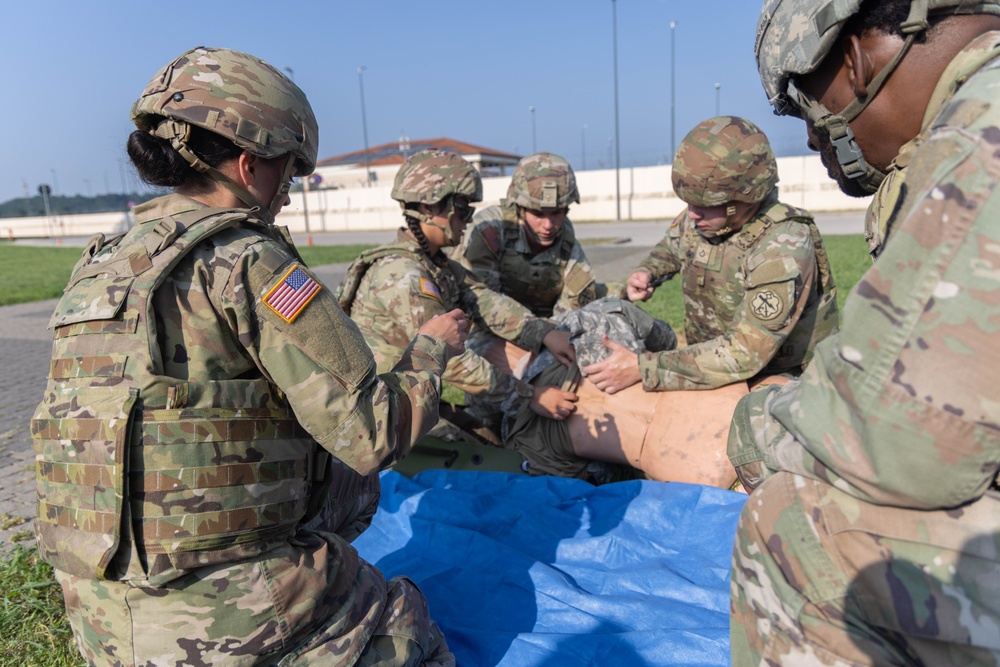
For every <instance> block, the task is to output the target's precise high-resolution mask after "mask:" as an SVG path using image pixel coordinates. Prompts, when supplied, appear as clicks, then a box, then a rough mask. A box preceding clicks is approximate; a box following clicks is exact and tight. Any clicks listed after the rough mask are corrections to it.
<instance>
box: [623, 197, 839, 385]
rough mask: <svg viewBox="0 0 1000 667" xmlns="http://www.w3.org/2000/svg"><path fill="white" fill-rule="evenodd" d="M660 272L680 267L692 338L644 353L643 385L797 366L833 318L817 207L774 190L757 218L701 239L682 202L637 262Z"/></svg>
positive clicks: (721, 380) (733, 377)
mask: <svg viewBox="0 0 1000 667" xmlns="http://www.w3.org/2000/svg"><path fill="white" fill-rule="evenodd" d="M639 270H645V271H648V272H649V274H650V275H651V276H652V277H653V279H654V280H656V279H661V278H671V277H673V276H674V275H676V274H678V273H680V274H681V280H682V281H683V285H682V289H683V293H684V311H685V322H684V335H685V340H686V345H685V346H683V347H679V348H677V349H676V350H671V351H669V352H661V353H658V354H654V353H650V352H645V353H643V354H641V355H639V369H640V371H641V372H642V385H643V388H645V389H646V391H665V390H671V389H712V388H715V387H721V386H724V385H727V384H731V383H733V382H737V381H739V380H748V379H751V378H754V377H756V376H767V375H776V374H780V373H796V374H797V373H800V372H801V371H802V368H803V367H804V366H805V364H806V362H808V360H809V357H810V356H811V355H812V350H813V347H814V346H815V344H816V342H817V341H818V340H821V339H822V338H823V337H825V336H827V335H829V334H830V333H831V332H832V331H834V330H835V329H836V326H837V303H836V291H835V288H834V285H833V275H832V274H831V273H830V269H829V263H828V261H827V259H826V252H825V250H824V249H823V245H822V241H821V239H820V236H819V233H818V231H816V227H815V224H814V223H813V220H812V217H811V216H810V215H809V214H808V213H806V212H805V211H802V210H800V209H795V208H792V207H790V206H787V205H785V204H782V203H780V202H779V201H778V197H777V191H776V190H775V191H773V192H772V193H771V194H770V195H769V196H768V197H767V199H766V200H765V201H764V202H763V204H762V205H761V208H760V211H759V212H758V214H757V215H756V217H754V219H753V220H751V221H750V222H748V223H747V224H745V225H744V226H743V228H742V229H740V230H739V231H737V232H736V233H734V234H732V235H730V236H728V237H724V238H722V239H721V240H715V239H705V238H703V237H702V236H701V235H699V234H698V231H697V230H696V229H695V227H694V224H693V223H692V221H691V220H690V219H689V218H688V217H687V215H686V211H685V212H682V213H681V214H680V215H679V216H678V217H677V218H676V219H675V220H674V222H673V224H671V226H670V229H669V230H668V231H667V235H666V236H665V237H664V239H663V240H662V241H660V243H659V244H657V246H656V247H655V248H653V251H652V252H651V253H650V255H649V257H648V258H646V260H644V261H643V263H642V264H641V265H640V266H639Z"/></svg>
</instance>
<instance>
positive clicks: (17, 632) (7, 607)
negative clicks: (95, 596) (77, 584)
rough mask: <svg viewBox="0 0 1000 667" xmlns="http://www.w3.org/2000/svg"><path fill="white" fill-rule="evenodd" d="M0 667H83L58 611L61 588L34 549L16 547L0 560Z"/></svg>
mask: <svg viewBox="0 0 1000 667" xmlns="http://www.w3.org/2000/svg"><path fill="white" fill-rule="evenodd" d="M0 581H3V582H4V583H3V598H2V600H3V602H2V604H0V629H2V630H0V665H32V666H38V667H65V666H76V665H82V664H84V662H83V660H82V658H81V657H80V653H79V652H78V651H77V648H76V643H75V642H74V640H73V633H72V631H71V630H70V627H69V621H68V620H67V618H66V614H65V612H64V611H63V596H62V589H61V588H60V587H59V584H57V583H56V582H55V579H54V577H53V573H52V568H51V567H49V566H48V565H47V564H45V563H44V562H42V561H41V560H40V559H39V558H38V552H37V550H36V549H34V548H33V547H32V548H26V547H24V546H21V545H15V546H14V547H13V548H12V549H11V550H10V551H9V552H8V553H7V554H6V555H5V557H4V558H2V559H0Z"/></svg>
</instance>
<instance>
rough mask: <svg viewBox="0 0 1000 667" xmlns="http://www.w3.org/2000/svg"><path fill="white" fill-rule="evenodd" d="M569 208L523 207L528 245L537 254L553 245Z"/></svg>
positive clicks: (557, 238) (522, 216)
mask: <svg viewBox="0 0 1000 667" xmlns="http://www.w3.org/2000/svg"><path fill="white" fill-rule="evenodd" d="M568 213H569V209H567V208H543V209H537V210H536V209H528V208H522V209H521V219H522V220H524V225H525V227H526V228H527V232H528V233H527V235H526V236H527V238H528V245H529V246H530V247H531V252H532V253H533V254H535V255H537V254H538V253H540V252H542V251H543V250H545V249H546V248H550V247H552V245H553V244H555V242H556V241H557V240H559V234H560V233H562V228H563V224H564V223H565V222H566V215H567V214H568Z"/></svg>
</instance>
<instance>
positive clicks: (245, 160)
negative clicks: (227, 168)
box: [236, 151, 260, 187]
mask: <svg viewBox="0 0 1000 667" xmlns="http://www.w3.org/2000/svg"><path fill="white" fill-rule="evenodd" d="M259 159H260V158H258V157H257V156H256V155H254V154H253V153H250V152H247V151H243V152H242V153H240V156H239V157H238V158H237V159H236V175H237V179H236V182H237V183H239V184H240V185H242V186H243V187H247V186H249V185H253V184H254V183H255V182H256V180H257V166H258V165H257V160H259Z"/></svg>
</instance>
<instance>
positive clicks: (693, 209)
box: [688, 202, 757, 239]
mask: <svg viewBox="0 0 1000 667" xmlns="http://www.w3.org/2000/svg"><path fill="white" fill-rule="evenodd" d="M732 205H733V206H734V207H735V209H736V212H735V213H734V214H733V215H732V216H728V215H726V209H727V208H728V207H729V204H723V205H722V206H694V205H689V206H688V218H690V220H691V222H693V223H694V226H695V229H697V230H698V234H700V235H701V236H703V237H704V238H706V239H711V238H715V237H716V236H718V235H719V232H721V231H722V230H724V229H726V228H727V227H728V228H729V229H728V230H726V233H729V232H734V231H736V230H737V229H739V228H740V227H742V226H743V224H744V223H745V222H746V221H747V219H748V218H749V217H750V216H749V213H750V212H751V211H752V210H753V209H755V208H756V207H757V204H747V203H745V202H732Z"/></svg>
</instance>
